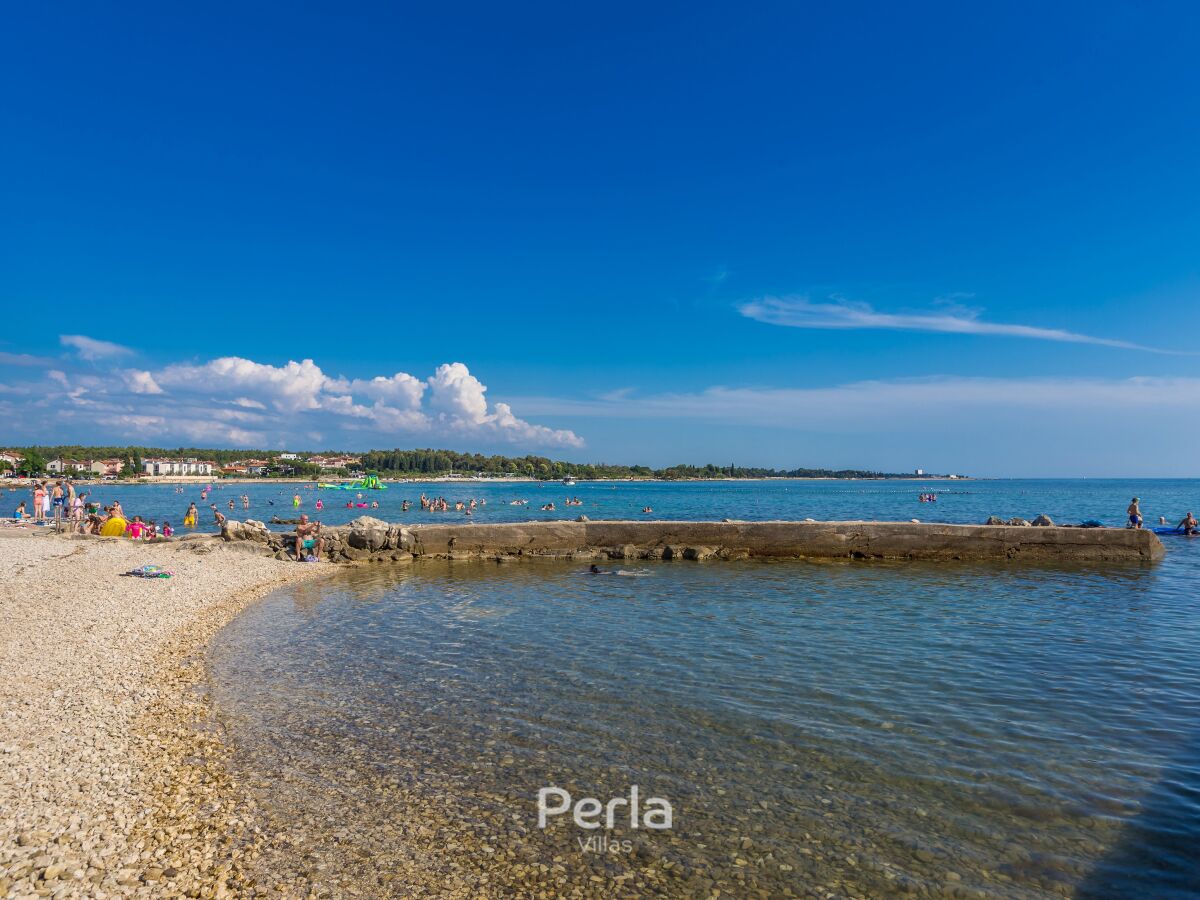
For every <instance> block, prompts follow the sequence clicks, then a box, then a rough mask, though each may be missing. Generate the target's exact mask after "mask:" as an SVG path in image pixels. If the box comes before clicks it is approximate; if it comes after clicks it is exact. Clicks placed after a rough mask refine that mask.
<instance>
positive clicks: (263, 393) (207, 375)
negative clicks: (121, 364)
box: [158, 356, 326, 413]
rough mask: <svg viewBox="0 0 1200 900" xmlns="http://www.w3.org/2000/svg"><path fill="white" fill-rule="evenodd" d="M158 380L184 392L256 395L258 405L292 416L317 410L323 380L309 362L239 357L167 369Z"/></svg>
mask: <svg viewBox="0 0 1200 900" xmlns="http://www.w3.org/2000/svg"><path fill="white" fill-rule="evenodd" d="M158 381H159V383H160V384H164V385H166V386H167V387H170V388H180V389H185V390H186V389H188V388H189V386H192V385H199V386H203V387H206V388H210V389H212V390H213V391H221V392H225V393H233V394H243V393H245V394H250V395H254V394H257V395H258V399H259V401H260V402H262V400H265V401H266V402H267V403H269V404H270V405H271V406H273V407H274V408H275V409H277V410H278V411H279V412H284V413H295V412H299V411H301V410H306V409H319V408H320V405H321V404H320V400H319V396H320V393H321V391H322V390H323V389H324V387H325V382H326V378H325V374H324V373H323V372H322V371H321V369H320V367H319V366H317V364H316V363H314V362H313V361H312V360H311V359H305V360H302V361H300V362H295V361H294V360H293V361H289V362H288V363H287V364H286V365H283V366H272V365H267V364H265V363H257V362H254V361H253V360H249V359H243V358H241V357H239V356H223V357H221V358H220V359H214V360H212V361H210V362H207V363H205V364H203V365H200V366H192V365H175V366H168V367H167V368H166V369H164V370H163V371H162V373H161V374H160V375H159V377H158Z"/></svg>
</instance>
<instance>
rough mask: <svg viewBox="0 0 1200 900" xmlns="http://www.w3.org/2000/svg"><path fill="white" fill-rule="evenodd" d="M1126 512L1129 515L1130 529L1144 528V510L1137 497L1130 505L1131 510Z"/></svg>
mask: <svg viewBox="0 0 1200 900" xmlns="http://www.w3.org/2000/svg"><path fill="white" fill-rule="evenodd" d="M1125 512H1127V513H1129V527H1130V528H1141V527H1142V508H1141V506H1140V505H1139V501H1138V498H1137V497H1134V498H1133V502H1132V503H1130V504H1129V509H1127V510H1125Z"/></svg>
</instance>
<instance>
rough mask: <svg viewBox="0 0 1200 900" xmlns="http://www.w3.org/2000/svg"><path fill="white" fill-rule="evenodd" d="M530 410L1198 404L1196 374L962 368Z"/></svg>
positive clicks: (719, 411) (835, 412)
mask: <svg viewBox="0 0 1200 900" xmlns="http://www.w3.org/2000/svg"><path fill="white" fill-rule="evenodd" d="M515 402H519V403H520V404H521V408H522V409H524V410H526V411H527V412H529V413H530V414H533V415H562V416H593V417H605V418H628V419H641V418H653V419H687V420H693V421H699V422H713V423H720V424H728V425H739V424H744V425H753V426H764V427H784V428H802V429H809V430H818V431H819V430H822V429H829V428H834V429H847V430H851V431H855V432H860V431H862V432H875V433H882V432H883V430H884V429H886V428H888V427H892V426H894V425H896V424H909V423H920V425H921V426H922V427H924V426H925V425H929V426H931V427H932V426H933V425H934V424H935V423H953V422H957V421H963V420H965V419H967V418H970V419H972V420H979V419H981V418H982V419H984V420H986V418H987V416H988V415H989V414H990V413H995V412H997V411H1006V412H1011V413H1015V414H1028V413H1033V412H1051V413H1055V414H1075V413H1078V414H1080V415H1092V416H1102V417H1104V418H1106V419H1109V418H1112V417H1113V416H1114V415H1117V414H1125V413H1133V412H1136V411H1139V410H1154V409H1158V410H1173V411H1177V412H1179V413H1183V412H1189V413H1190V412H1195V413H1198V414H1200V378H1159V377H1134V378H962V377H950V376H946V377H931V378H912V379H896V380H880V381H857V382H851V383H848V384H839V385H832V386H829V387H810V388H780V387H726V386H714V387H709V388H706V389H705V390H701V391H694V392H681V393H657V394H653V393H651V394H633V393H630V392H622V393H621V394H620V395H619V396H616V395H609V396H603V397H598V398H594V399H580V400H576V399H560V398H553V397H522V398H517V400H516V401H515Z"/></svg>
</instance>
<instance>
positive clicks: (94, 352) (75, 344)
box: [58, 334, 133, 362]
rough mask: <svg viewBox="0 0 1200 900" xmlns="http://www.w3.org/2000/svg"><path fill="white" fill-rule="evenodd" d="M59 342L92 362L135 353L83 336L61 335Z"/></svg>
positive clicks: (116, 345)
mask: <svg viewBox="0 0 1200 900" xmlns="http://www.w3.org/2000/svg"><path fill="white" fill-rule="evenodd" d="M58 340H59V343H61V344H62V345H63V346H64V347H70V348H71V349H73V350H74V351H75V353H76V354H77V355H78V356H79V358H80V359H86V360H89V361H92V362H95V361H97V360H102V359H115V358H117V357H121V356H129V355H130V354H132V353H133V351H132V350H130V349H129V348H128V347H122V346H121V345H120V344H114V343H112V342H111V341H101V340H97V339H96V338H90V337H87V336H86V335H82V334H60V335H59V336H58Z"/></svg>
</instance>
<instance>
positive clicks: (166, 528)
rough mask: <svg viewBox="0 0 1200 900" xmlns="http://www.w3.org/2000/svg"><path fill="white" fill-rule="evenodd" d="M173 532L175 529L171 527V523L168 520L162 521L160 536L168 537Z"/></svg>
mask: <svg viewBox="0 0 1200 900" xmlns="http://www.w3.org/2000/svg"><path fill="white" fill-rule="evenodd" d="M174 533H175V529H174V528H172V527H171V523H170V522H163V526H162V536H163V537H170V536H171V535H173V534H174Z"/></svg>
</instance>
